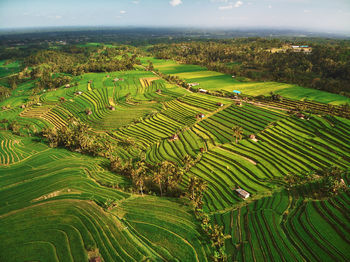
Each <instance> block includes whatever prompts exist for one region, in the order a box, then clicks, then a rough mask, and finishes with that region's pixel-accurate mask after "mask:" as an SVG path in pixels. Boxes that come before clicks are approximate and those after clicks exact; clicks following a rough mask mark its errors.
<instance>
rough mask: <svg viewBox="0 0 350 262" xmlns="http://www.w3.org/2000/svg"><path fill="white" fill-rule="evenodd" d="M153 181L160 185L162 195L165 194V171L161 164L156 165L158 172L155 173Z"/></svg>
mask: <svg viewBox="0 0 350 262" xmlns="http://www.w3.org/2000/svg"><path fill="white" fill-rule="evenodd" d="M153 182H155V183H157V184H158V185H159V191H160V196H163V192H162V184H163V183H164V172H163V170H162V169H161V166H160V165H158V166H157V167H156V172H154V173H153Z"/></svg>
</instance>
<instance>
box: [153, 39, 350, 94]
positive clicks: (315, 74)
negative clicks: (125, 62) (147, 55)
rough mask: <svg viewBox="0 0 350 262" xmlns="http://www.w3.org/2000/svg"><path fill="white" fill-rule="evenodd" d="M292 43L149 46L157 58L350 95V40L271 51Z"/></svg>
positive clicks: (262, 41) (247, 41) (237, 41)
mask: <svg viewBox="0 0 350 262" xmlns="http://www.w3.org/2000/svg"><path fill="white" fill-rule="evenodd" d="M291 44H292V42H288V41H284V40H277V39H273V40H268V39H262V38H245V39H234V40H216V41H193V42H190V43H174V44H158V45H154V46H152V47H150V48H149V49H148V50H149V51H150V52H152V53H153V55H154V56H156V57H157V58H163V59H175V60H177V61H179V62H181V63H186V64H198V65H201V66H205V67H207V68H208V69H209V70H214V71H219V72H223V73H226V74H233V75H235V76H245V77H249V78H251V79H254V80H259V81H261V80H273V81H281V82H287V83H294V84H299V85H302V86H306V87H311V88H316V89H321V90H325V91H329V92H334V93H341V94H343V95H350V86H349V85H348V83H349V81H350V54H349V52H348V50H349V46H350V43H349V42H347V41H343V42H339V43H338V42H335V43H334V42H333V43H322V44H320V43H312V52H311V53H303V52H293V50H292V49H287V50H286V51H283V52H271V50H272V49H273V48H283V47H285V46H288V45H289V46H290V45H291ZM293 44H295V43H293ZM299 44H305V42H304V43H299Z"/></svg>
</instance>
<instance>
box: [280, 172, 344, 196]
mask: <svg viewBox="0 0 350 262" xmlns="http://www.w3.org/2000/svg"><path fill="white" fill-rule="evenodd" d="M348 173H349V171H348V170H343V169H340V168H339V167H329V168H324V169H321V170H318V171H312V172H309V173H306V174H303V175H296V174H288V175H286V176H285V177H284V182H285V185H286V188H287V190H288V191H290V192H291V193H292V194H293V195H296V196H303V197H308V198H314V199H321V198H324V197H332V196H335V195H337V194H339V193H341V192H344V191H348V190H349V187H348V186H347V185H346V183H345V181H344V179H343V177H345V175H346V174H348Z"/></svg>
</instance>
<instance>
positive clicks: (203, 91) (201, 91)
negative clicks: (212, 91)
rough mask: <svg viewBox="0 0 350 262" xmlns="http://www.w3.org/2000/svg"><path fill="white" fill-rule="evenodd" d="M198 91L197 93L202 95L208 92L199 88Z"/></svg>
mask: <svg viewBox="0 0 350 262" xmlns="http://www.w3.org/2000/svg"><path fill="white" fill-rule="evenodd" d="M198 91H199V92H200V93H204V94H206V93H208V90H205V89H203V88H199V89H198Z"/></svg>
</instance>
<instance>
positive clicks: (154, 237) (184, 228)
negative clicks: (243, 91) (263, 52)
mask: <svg viewBox="0 0 350 262" xmlns="http://www.w3.org/2000/svg"><path fill="white" fill-rule="evenodd" d="M148 60H150V58H148V57H145V58H141V62H142V63H143V64H144V65H147V63H148ZM151 61H152V62H153V63H154V66H155V68H158V69H159V70H160V71H162V70H163V72H164V73H166V74H174V75H180V76H181V77H183V78H184V79H186V80H188V82H195V81H196V82H200V86H204V87H207V86H206V84H207V85H208V89H212V90H219V89H222V88H223V89H225V88H226V87H227V88H231V87H233V86H235V88H236V87H237V86H239V85H242V88H243V85H246V88H247V91H248V89H249V88H250V87H249V86H248V85H253V83H249V84H246V83H245V84H242V83H238V81H236V80H232V77H230V79H229V80H228V76H223V75H222V74H219V73H216V72H210V71H207V70H206V69H205V68H201V67H199V66H192V65H178V64H175V63H174V62H173V61H163V60H157V59H151ZM201 81H202V82H201ZM228 81H231V82H230V83H229V84H228ZM34 82H35V81H34V80H29V79H28V81H27V82H23V83H21V84H19V86H18V88H17V89H15V90H13V95H12V96H11V97H9V98H8V99H7V100H5V101H2V102H1V106H4V108H3V109H2V110H1V111H0V119H1V122H0V128H1V131H0V138H1V143H0V243H1V245H0V261H89V260H90V261H93V260H92V259H93V258H96V257H99V258H100V259H101V261H210V260H213V257H215V256H216V255H217V254H216V253H215V252H214V248H213V246H212V243H211V241H210V238H211V237H212V235H210V234H209V235H208V234H207V233H206V232H205V225H203V223H202V224H201V222H200V221H199V220H197V219H198V213H197V212H196V213H195V212H193V209H192V206H191V203H190V201H189V200H188V199H187V198H188V195H189V194H191V192H187V191H188V188H190V187H191V181H192V180H191V179H192V178H193V177H197V178H201V179H202V180H203V181H204V183H205V184H206V189H205V190H203V192H202V193H203V202H204V203H203V209H201V211H200V212H202V211H203V212H204V214H207V215H208V216H209V217H210V218H211V219H210V223H211V226H212V227H214V226H215V225H222V226H223V233H224V235H226V237H225V239H224V243H225V245H224V248H223V250H224V251H225V253H226V254H227V258H228V261H348V260H349V259H350V257H349V252H348V250H349V248H350V236H349V231H350V230H349V229H350V226H349V225H350V218H349V215H348V212H349V207H350V201H349V191H347V192H346V190H345V192H341V193H339V194H335V195H334V196H333V197H322V198H319V199H313V198H311V197H308V196H306V195H305V194H301V193H300V194H299V195H298V194H292V193H291V192H290V191H288V190H286V187H287V186H288V185H287V184H286V182H285V180H284V179H285V178H286V177H290V176H291V175H295V176H296V177H306V176H307V174H311V173H313V172H318V171H320V170H323V169H326V168H329V167H331V166H335V167H338V168H339V170H342V172H343V171H344V174H343V175H342V179H343V181H342V182H341V183H342V184H341V185H345V186H347V187H348V186H349V174H348V173H346V170H349V168H350V165H349V163H350V145H349V142H348V141H350V120H349V119H345V118H342V117H337V116H334V115H329V114H328V115H327V114H326V112H328V111H326V110H323V111H322V110H320V111H319V113H320V114H319V115H316V114H308V115H307V116H305V117H302V118H299V117H297V115H293V114H288V113H287V109H289V105H290V104H289V103H292V102H291V100H282V101H280V102H279V103H277V102H276V103H274V102H270V103H268V102H266V103H261V104H259V103H253V102H249V101H248V102H245V101H238V100H237V99H231V98H223V97H215V96H212V95H209V94H204V93H192V92H191V91H190V90H187V89H184V88H182V87H179V86H176V85H174V84H171V83H169V82H167V81H165V80H164V79H161V78H160V77H159V75H156V74H154V73H153V72H152V71H146V69H145V68H144V67H142V66H138V67H136V69H135V70H133V71H120V72H112V73H88V74H83V75H81V76H74V77H73V76H72V83H71V85H69V86H68V87H67V88H66V87H65V86H62V87H60V88H57V89H56V90H47V91H41V92H39V93H38V94H36V95H33V94H32V89H33V87H34V86H35V83H34ZM224 82H226V84H227V86H226V87H225V86H224V85H223V83H224ZM73 83H74V84H73ZM232 83H233V85H231V84H232ZM260 84H262V85H263V83H260ZM264 84H266V85H273V86H275V85H276V86H277V84H274V83H264ZM281 85H282V84H281ZM266 88H268V87H267V86H266ZM283 88H284V87H283ZM288 88H292V87H288ZM297 89H298V88H297ZM254 90H255V87H251V90H250V92H251V94H255V95H259V94H260V93H259V92H257V93H256V92H255V91H254ZM266 90H267V89H266ZM266 90H265V91H266ZM276 90H277V89H276ZM280 90H281V91H283V90H284V89H282V88H281V89H280ZM318 94H321V93H318ZM294 98H295V97H294ZM315 100H317V99H315ZM339 101H342V100H339ZM339 101H338V102H339ZM321 102H322V101H321ZM323 102H325V101H323ZM327 102H334V101H333V100H332V101H331V100H329V101H328V100H327ZM308 103H311V104H313V106H315V107H318V106H319V105H321V107H322V108H326V107H329V105H327V104H320V103H314V102H308ZM5 105H6V106H5ZM7 105H8V106H7ZM22 105H23V106H22ZM72 123H83V124H86V130H88V131H86V133H87V134H88V136H87V138H88V139H86V140H84V141H83V142H84V143H86V144H89V143H90V142H91V140H93V139H95V138H96V139H99V141H103V145H104V147H103V148H102V149H101V148H98V149H97V150H96V151H97V153H96V154H87V153H86V152H84V151H83V150H76V149H74V147H70V146H69V145H68V146H67V144H68V143H67V144H66V145H65V146H66V148H63V147H58V148H51V147H49V143H48V140H47V139H45V138H44V136H43V135H42V134H41V131H44V134H45V132H46V131H47V130H54V132H53V134H55V132H56V133H57V132H58V131H59V130H61V131H62V130H65V131H67V130H69V126H70V125H71V124H72ZM237 127H240V128H241V129H237ZM82 130H83V129H82ZM233 130H238V131H237V132H239V133H237V134H235V132H234V131H233ZM82 132H85V131H84V130H83V131H82ZM65 134H66V135H67V134H68V135H69V134H71V133H69V132H68V131H67V132H66V133H65ZM52 144H53V143H51V144H50V145H52ZM105 151H106V152H105ZM83 153H85V154H83ZM186 156H191V158H192V160H193V163H192V164H191V166H190V167H189V168H188V170H187V169H186V168H185V161H184V158H185V157H186ZM117 157H118V159H119V158H120V159H122V160H123V161H127V160H133V161H134V162H136V161H138V160H139V159H145V163H144V164H145V165H146V164H147V165H153V166H156V164H159V163H162V162H163V161H165V160H168V161H171V162H172V163H174V165H177V166H178V167H179V168H181V169H182V171H183V173H181V177H182V180H181V181H180V183H179V187H178V188H176V190H177V191H176V193H174V194H173V197H170V196H164V195H163V196H161V193H162V191H161V189H160V190H158V184H157V183H156V184H155V186H154V185H153V186H152V185H149V183H150V181H148V182H147V183H145V184H142V183H141V182H140V181H137V182H136V183H137V184H136V183H135V180H133V179H134V177H133V176H135V175H137V172H136V171H135V170H136V167H135V170H134V172H131V174H132V175H130V176H127V175H125V174H124V173H123V172H122V171H116V172H112V171H110V166H111V165H110V162H111V161H110V160H113V158H117ZM134 162H130V163H131V165H132V164H134ZM132 168H134V166H132ZM168 179H169V178H168ZM133 182H134V183H133ZM339 183H340V182H339ZM160 185H161V182H160ZM140 186H141V190H139V187H140ZM142 187H144V189H145V190H144V191H145V194H143V190H142ZM238 188H241V189H244V190H246V191H247V192H248V193H250V197H249V198H247V199H246V200H243V199H242V198H241V197H240V196H239V195H238V194H237V192H236V191H235V190H236V189H238ZM310 190H311V189H310ZM319 190H321V189H319ZM140 193H141V194H140ZM192 193H193V192H192ZM178 196H179V197H178ZM196 215H197V216H196ZM202 222H203V221H202Z"/></svg>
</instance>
